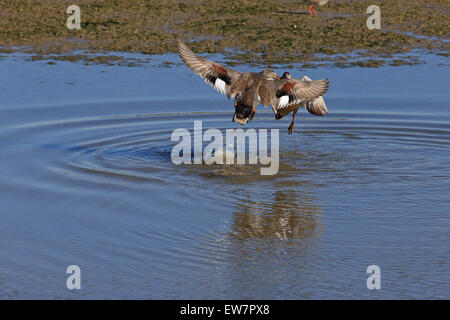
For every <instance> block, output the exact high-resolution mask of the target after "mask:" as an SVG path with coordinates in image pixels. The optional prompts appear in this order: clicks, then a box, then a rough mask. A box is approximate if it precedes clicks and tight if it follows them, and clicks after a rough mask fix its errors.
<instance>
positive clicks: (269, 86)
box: [177, 40, 329, 124]
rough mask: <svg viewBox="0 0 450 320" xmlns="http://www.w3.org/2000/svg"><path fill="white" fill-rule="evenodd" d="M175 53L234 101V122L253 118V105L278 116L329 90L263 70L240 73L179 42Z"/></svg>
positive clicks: (318, 83) (324, 83)
mask: <svg viewBox="0 0 450 320" xmlns="http://www.w3.org/2000/svg"><path fill="white" fill-rule="evenodd" d="M177 48H178V53H179V55H180V57H181V59H182V60H183V61H184V63H186V65H187V66H188V67H189V68H191V69H192V70H193V71H194V72H195V73H197V74H198V75H199V76H201V77H202V78H203V79H204V80H205V82H207V83H208V84H210V85H212V86H213V87H214V88H215V89H216V90H217V91H219V92H220V93H222V94H224V95H226V96H228V98H230V99H232V98H236V99H235V103H234V106H235V113H234V115H233V121H235V122H238V123H240V124H245V123H247V122H248V121H250V120H252V119H253V116H254V115H255V112H256V106H257V105H258V104H259V103H260V102H262V103H263V105H264V106H265V107H267V106H268V105H271V106H272V109H273V111H274V112H275V114H277V113H278V112H279V111H280V110H281V109H283V108H285V107H287V108H290V107H292V106H294V105H297V104H300V103H304V102H305V101H312V100H314V99H315V98H318V97H320V96H322V95H323V94H324V93H325V92H326V91H327V89H328V85H329V82H328V80H327V79H323V80H316V81H309V82H308V81H301V80H298V79H280V78H279V77H278V76H277V74H276V73H275V72H274V71H272V70H270V69H265V70H263V71H261V72H259V73H254V72H246V73H244V72H239V71H235V70H232V69H230V68H226V67H224V66H222V65H221V64H219V63H216V62H213V61H210V60H207V59H205V58H203V57H200V56H198V55H196V54H195V53H193V52H192V51H191V50H190V49H189V48H188V47H187V46H186V45H185V44H184V43H183V42H182V41H180V40H178V41H177Z"/></svg>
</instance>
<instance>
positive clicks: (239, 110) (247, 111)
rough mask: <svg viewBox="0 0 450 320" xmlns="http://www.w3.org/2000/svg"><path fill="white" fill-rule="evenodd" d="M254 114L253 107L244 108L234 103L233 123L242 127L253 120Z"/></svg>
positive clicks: (242, 105)
mask: <svg viewBox="0 0 450 320" xmlns="http://www.w3.org/2000/svg"><path fill="white" fill-rule="evenodd" d="M255 113H256V111H255V110H254V109H253V107H250V106H246V105H244V104H241V103H239V102H238V103H236V111H235V112H234V115H233V122H237V123H240V124H242V125H244V124H246V123H247V122H250V121H251V120H252V119H253V117H254V115H255Z"/></svg>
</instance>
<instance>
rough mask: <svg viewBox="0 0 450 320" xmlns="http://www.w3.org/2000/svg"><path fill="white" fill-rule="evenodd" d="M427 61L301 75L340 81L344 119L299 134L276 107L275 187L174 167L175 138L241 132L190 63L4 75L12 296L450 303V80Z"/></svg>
mask: <svg viewBox="0 0 450 320" xmlns="http://www.w3.org/2000/svg"><path fill="white" fill-rule="evenodd" d="M169 58H170V59H173V60H174V61H177V60H176V58H174V57H173V56H169ZM425 58H426V59H427V60H428V63H427V64H425V65H418V66H408V67H395V68H394V67H384V68H379V69H361V68H353V69H329V68H326V69H315V70H302V71H292V72H291V73H293V74H294V75H296V73H299V72H301V74H303V73H306V74H308V76H310V77H311V78H314V79H317V78H322V77H328V78H329V79H330V81H331V83H332V85H331V88H330V91H329V93H327V95H326V96H325V98H326V101H327V105H328V108H329V110H330V112H331V114H330V115H329V116H327V117H323V118H318V117H314V116H310V115H308V114H306V113H302V114H301V115H299V116H298V121H297V122H296V129H295V133H294V135H292V136H288V135H287V127H288V125H289V120H288V119H283V120H281V121H275V120H274V119H273V114H272V113H270V112H262V111H263V108H262V107H260V108H259V110H260V111H258V113H257V114H256V116H255V119H254V121H253V122H251V123H250V124H249V125H248V126H247V128H279V129H280V171H279V173H278V174H277V175H274V176H265V177H262V176H260V175H258V174H255V168H254V167H252V166H228V167H227V166H205V165H199V166H176V165H174V164H172V162H171V159H170V152H171V149H172V147H173V145H174V143H173V142H171V141H170V136H171V133H172V131H173V130H174V129H176V128H186V129H189V130H192V129H193V121H194V120H202V121H203V127H204V129H206V128H220V129H221V130H224V129H226V128H235V127H236V126H235V124H234V123H232V122H231V115H232V112H231V110H232V103H231V102H230V101H228V100H227V99H226V98H224V97H222V96H220V95H219V94H218V93H216V92H214V91H213V90H212V89H210V88H209V87H208V86H207V85H205V84H204V83H203V82H202V81H201V80H200V79H199V78H198V77H197V76H195V75H193V74H192V73H191V72H190V71H189V70H188V69H187V68H186V67H184V66H178V65H177V66H175V67H173V68H168V69H167V68H159V67H157V66H158V59H159V57H155V58H154V60H155V63H154V64H150V65H147V66H144V67H139V68H127V67H105V66H89V67H87V66H82V65H80V64H71V63H68V62H67V63H66V62H64V63H58V64H56V65H53V66H49V65H46V64H45V62H24V61H23V60H22V59H21V57H19V58H14V57H8V58H7V59H4V60H0V72H1V74H2V75H3V76H2V78H1V79H0V87H1V88H2V94H1V96H0V147H1V158H0V175H1V177H2V179H1V181H0V213H1V214H0V243H1V246H0V261H1V262H0V298H98V299H100V298H126V299H134V298H145V299H158V298H164V299H165V298H186V299H211V298H225V299H253V298H255V299H260V298H261V299H262V298H266V299H302V298H314V299H315V298H369V299H372V298H377V299H378V298H396V299H404V298H447V299H448V298H450V273H449V258H450V249H449V245H448V244H449V238H450V233H449V230H450V216H449V215H450V200H449V190H450V172H449V163H450V106H449V103H448V101H449V98H450V93H449V91H448V84H449V83H450V82H449V80H450V79H449V68H448V66H447V65H446V64H445V62H446V60H445V58H442V57H435V56H426V57H425ZM279 71H282V70H279ZM279 73H281V72H279ZM299 75H300V74H299ZM287 118H289V117H287ZM73 264H75V265H78V266H80V268H81V272H82V289H81V290H73V291H70V290H68V289H67V288H66V278H67V277H68V274H66V273H65V271H66V268H67V266H69V265H73ZM373 264H375V265H378V266H379V267H380V268H381V286H382V289H381V290H372V291H371V290H368V289H367V287H366V279H367V277H368V276H369V275H368V274H366V268H367V267H368V266H369V265H373Z"/></svg>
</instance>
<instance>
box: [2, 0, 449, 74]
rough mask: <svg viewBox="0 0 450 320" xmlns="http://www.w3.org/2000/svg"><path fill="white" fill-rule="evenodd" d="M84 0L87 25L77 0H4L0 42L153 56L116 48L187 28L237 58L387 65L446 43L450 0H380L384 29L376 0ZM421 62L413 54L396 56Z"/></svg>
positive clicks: (151, 43) (167, 38)
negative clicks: (71, 24) (74, 22)
mask: <svg viewBox="0 0 450 320" xmlns="http://www.w3.org/2000/svg"><path fill="white" fill-rule="evenodd" d="M77 3H78V4H79V6H80V8H81V16H82V18H81V29H80V30H69V29H67V28H66V27H65V22H66V20H67V17H68V14H66V8H67V6H69V5H70V4H72V2H70V1H57V0H45V1H39V2H36V1H32V0H19V1H4V2H3V3H2V10H1V14H0V47H2V50H3V51H4V52H11V51H16V50H20V51H24V52H30V53H34V56H33V57H32V59H34V60H39V59H50V61H58V60H69V61H83V62H85V63H88V64H91V63H106V64H127V63H129V64H131V65H135V64H141V63H145V62H147V59H146V58H147V57H146V56H144V57H143V59H142V60H139V61H136V60H131V61H129V60H125V61H124V60H122V59H120V58H119V57H118V55H116V54H113V55H111V54H110V52H114V51H115V52H134V53H142V54H147V55H152V54H164V53H170V52H175V40H176V39H177V38H181V39H184V40H195V43H192V44H191V46H192V48H193V49H194V51H196V52H201V53H210V54H212V53H218V52H220V53H223V54H224V55H225V56H226V57H227V58H228V62H229V63H230V64H236V63H238V64H241V63H245V64H248V63H252V64H255V65H275V64H280V63H283V64H285V65H290V64H293V63H294V64H296V65H298V64H299V63H302V64H303V65H302V67H303V68H310V67H311V66H312V65H311V64H310V62H330V61H331V62H332V63H333V64H334V65H335V66H338V67H351V66H353V65H358V66H365V67H380V66H382V65H383V64H384V63H383V62H382V59H383V58H387V57H391V56H392V55H395V54H398V53H405V52H411V51H412V50H418V49H420V50H425V51H430V52H433V53H438V54H442V55H445V56H448V53H449V42H448V40H449V38H450V33H449V28H448V20H449V12H450V5H449V3H448V1H442V0H430V1H426V2H424V1H422V0H398V1H388V0H380V1H377V4H378V5H379V6H380V8H381V17H382V28H381V30H368V28H367V26H366V19H367V15H366V9H367V7H368V6H369V5H371V4H372V3H371V2H370V1H351V2H350V1H335V2H334V3H332V4H328V5H326V6H323V7H320V8H318V11H319V14H320V16H319V17H310V16H308V15H305V14H296V13H299V12H300V13H304V12H306V11H307V4H306V3H304V2H302V1H288V0H286V1H259V0H249V1H244V2H239V3H230V2H226V1H225V2H224V1H219V0H208V1H206V0H205V1H200V0H195V1H144V0H136V1H93V0H83V1H78V2H77ZM75 51H76V52H75ZM92 52H95V53H99V52H100V53H102V55H101V56H100V57H99V56H93V55H92ZM63 53H64V54H65V55H63V56H61V54H63ZM397 60H398V59H397ZM415 63H417V61H414V60H411V59H408V58H406V59H401V60H398V61H397V62H396V63H395V65H404V64H415Z"/></svg>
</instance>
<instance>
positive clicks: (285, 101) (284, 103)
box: [278, 96, 289, 108]
mask: <svg viewBox="0 0 450 320" xmlns="http://www.w3.org/2000/svg"><path fill="white" fill-rule="evenodd" d="M288 104H289V96H282V97H281V98H280V101H279V102H278V108H284V107H286V106H287V105H288Z"/></svg>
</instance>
